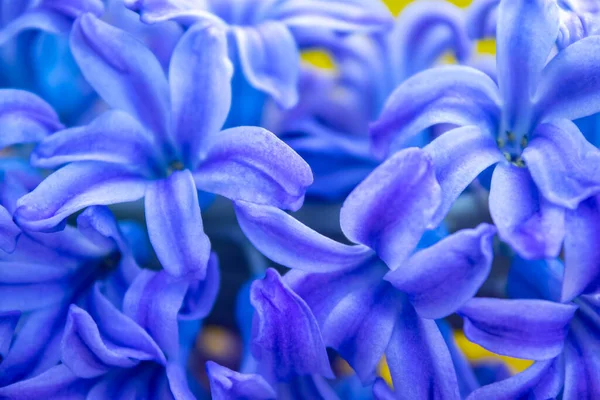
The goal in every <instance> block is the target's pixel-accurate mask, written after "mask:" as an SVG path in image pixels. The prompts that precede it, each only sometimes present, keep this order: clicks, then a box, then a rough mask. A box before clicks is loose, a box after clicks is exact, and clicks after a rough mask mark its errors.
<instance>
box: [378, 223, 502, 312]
mask: <svg viewBox="0 0 600 400" xmlns="http://www.w3.org/2000/svg"><path fill="white" fill-rule="evenodd" d="M495 235H496V228H494V226H492V225H488V224H481V225H479V226H478V227H477V228H476V229H464V230H461V231H458V232H456V233H454V234H453V235H451V236H448V237H447V238H445V239H442V240H441V241H440V242H438V243H437V244H435V245H433V246H431V247H429V248H426V249H424V250H421V251H419V252H417V253H416V254H414V255H413V256H412V257H411V258H409V259H408V261H407V262H406V263H405V264H403V265H402V267H400V268H398V269H396V270H394V271H391V272H388V273H387V274H386V276H385V279H386V280H387V281H389V282H390V283H391V284H392V285H394V286H395V287H396V288H397V289H399V290H401V291H402V292H403V293H406V294H408V298H409V300H410V302H411V303H412V305H413V306H414V307H415V310H416V311H417V314H418V315H419V316H421V317H423V318H430V319H439V318H443V317H446V316H448V315H450V314H452V313H453V312H455V311H456V310H457V309H458V308H460V306H462V305H463V304H464V303H465V302H466V301H468V300H470V299H471V298H473V297H474V296H475V294H476V293H477V291H478V290H479V288H480V287H481V285H482V284H483V282H484V281H485V280H486V278H487V276H488V275H489V273H490V270H491V269H492V260H493V239H494V236H495Z"/></svg>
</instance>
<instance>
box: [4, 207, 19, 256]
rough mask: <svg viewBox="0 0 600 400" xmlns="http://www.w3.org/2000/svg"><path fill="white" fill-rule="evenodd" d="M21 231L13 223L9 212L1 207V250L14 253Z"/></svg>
mask: <svg viewBox="0 0 600 400" xmlns="http://www.w3.org/2000/svg"><path fill="white" fill-rule="evenodd" d="M20 234H21V230H20V229H19V227H18V226H17V225H15V223H14V222H13V217H12V215H10V213H9V212H8V210H7V209H6V208H4V207H2V206H0V250H2V251H6V252H12V251H14V250H15V248H16V247H17V239H18V238H19V235H20Z"/></svg>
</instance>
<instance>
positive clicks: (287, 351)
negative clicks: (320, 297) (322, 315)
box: [206, 269, 337, 400]
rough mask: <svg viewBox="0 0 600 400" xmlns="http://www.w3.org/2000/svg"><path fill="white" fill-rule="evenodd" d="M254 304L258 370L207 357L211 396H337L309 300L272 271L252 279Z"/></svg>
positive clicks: (254, 348)
mask: <svg viewBox="0 0 600 400" xmlns="http://www.w3.org/2000/svg"><path fill="white" fill-rule="evenodd" d="M250 302H251V304H252V306H253V307H254V310H255V313H254V318H253V323H252V338H251V350H252V354H253V356H254V358H255V360H256V364H255V368H254V369H255V370H253V371H244V372H243V373H240V372H236V371H232V370H230V369H228V368H225V367H223V366H221V365H219V364H217V363H215V362H213V361H209V362H208V363H207V364H206V369H207V373H208V377H209V381H210V389H211V396H212V399H214V400H225V399H257V400H259V399H263V400H267V399H279V398H285V399H337V396H336V395H335V392H334V391H333V389H332V388H331V387H330V386H329V384H328V383H327V382H326V381H325V379H324V377H325V378H330V379H332V378H333V377H334V375H333V371H332V370H331V366H330V365H329V359H328V356H327V350H326V348H325V344H324V341H323V337H322V335H321V331H320V329H319V325H318V324H317V320H316V319H315V316H314V315H313V314H312V312H311V310H310V308H309V307H308V305H307V304H306V302H305V301H304V300H302V298H300V297H299V296H298V295H297V294H296V293H294V292H293V290H292V289H291V288H290V287H289V286H288V285H287V284H286V283H285V282H284V281H283V280H282V279H281V277H280V276H279V274H278V273H277V271H275V270H273V269H269V270H267V271H266V275H265V277H264V278H263V279H262V280H256V281H254V282H253V283H252V287H251V290H250Z"/></svg>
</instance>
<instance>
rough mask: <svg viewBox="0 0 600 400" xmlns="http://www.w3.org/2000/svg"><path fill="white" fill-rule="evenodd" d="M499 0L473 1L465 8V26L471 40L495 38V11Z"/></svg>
mask: <svg viewBox="0 0 600 400" xmlns="http://www.w3.org/2000/svg"><path fill="white" fill-rule="evenodd" d="M499 4H500V0H475V1H473V2H472V3H471V4H470V5H469V7H468V8H467V16H466V26H467V30H468V32H469V36H470V37H471V38H473V39H487V38H493V37H495V36H496V25H497V17H498V16H497V11H498V5H499Z"/></svg>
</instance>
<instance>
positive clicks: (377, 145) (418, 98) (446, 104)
mask: <svg viewBox="0 0 600 400" xmlns="http://www.w3.org/2000/svg"><path fill="white" fill-rule="evenodd" d="M500 104H501V101H500V97H499V94H498V87H497V86H496V84H495V83H494V81H493V80H492V79H491V78H490V77H488V76H487V75H486V74H484V73H483V72H480V71H477V70H476V69H473V68H470V67H464V66H446V67H439V68H433V69H430V70H427V71H424V72H421V73H418V74H416V75H414V76H413V77H411V78H409V79H408V80H406V81H405V82H404V83H402V84H401V85H400V86H399V87H398V88H396V90H395V91H394V92H393V93H392V94H391V95H390V97H389V98H388V100H387V103H386V105H385V107H384V109H383V111H382V113H381V115H380V116H379V119H378V120H377V121H376V122H374V123H373V124H371V127H370V135H371V147H372V150H373V152H374V153H375V154H376V155H377V156H379V157H383V156H385V155H386V154H387V153H388V151H389V149H390V147H391V146H392V145H395V144H396V143H397V144H401V143H405V142H406V141H407V140H408V139H410V138H411V137H413V136H415V135H416V134H418V133H419V132H421V131H422V130H424V129H426V128H429V127H431V126H433V125H437V124H442V123H449V124H452V125H456V126H466V125H475V126H479V127H480V128H481V129H482V130H483V131H486V132H496V131H497V127H498V126H499V119H500Z"/></svg>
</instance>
